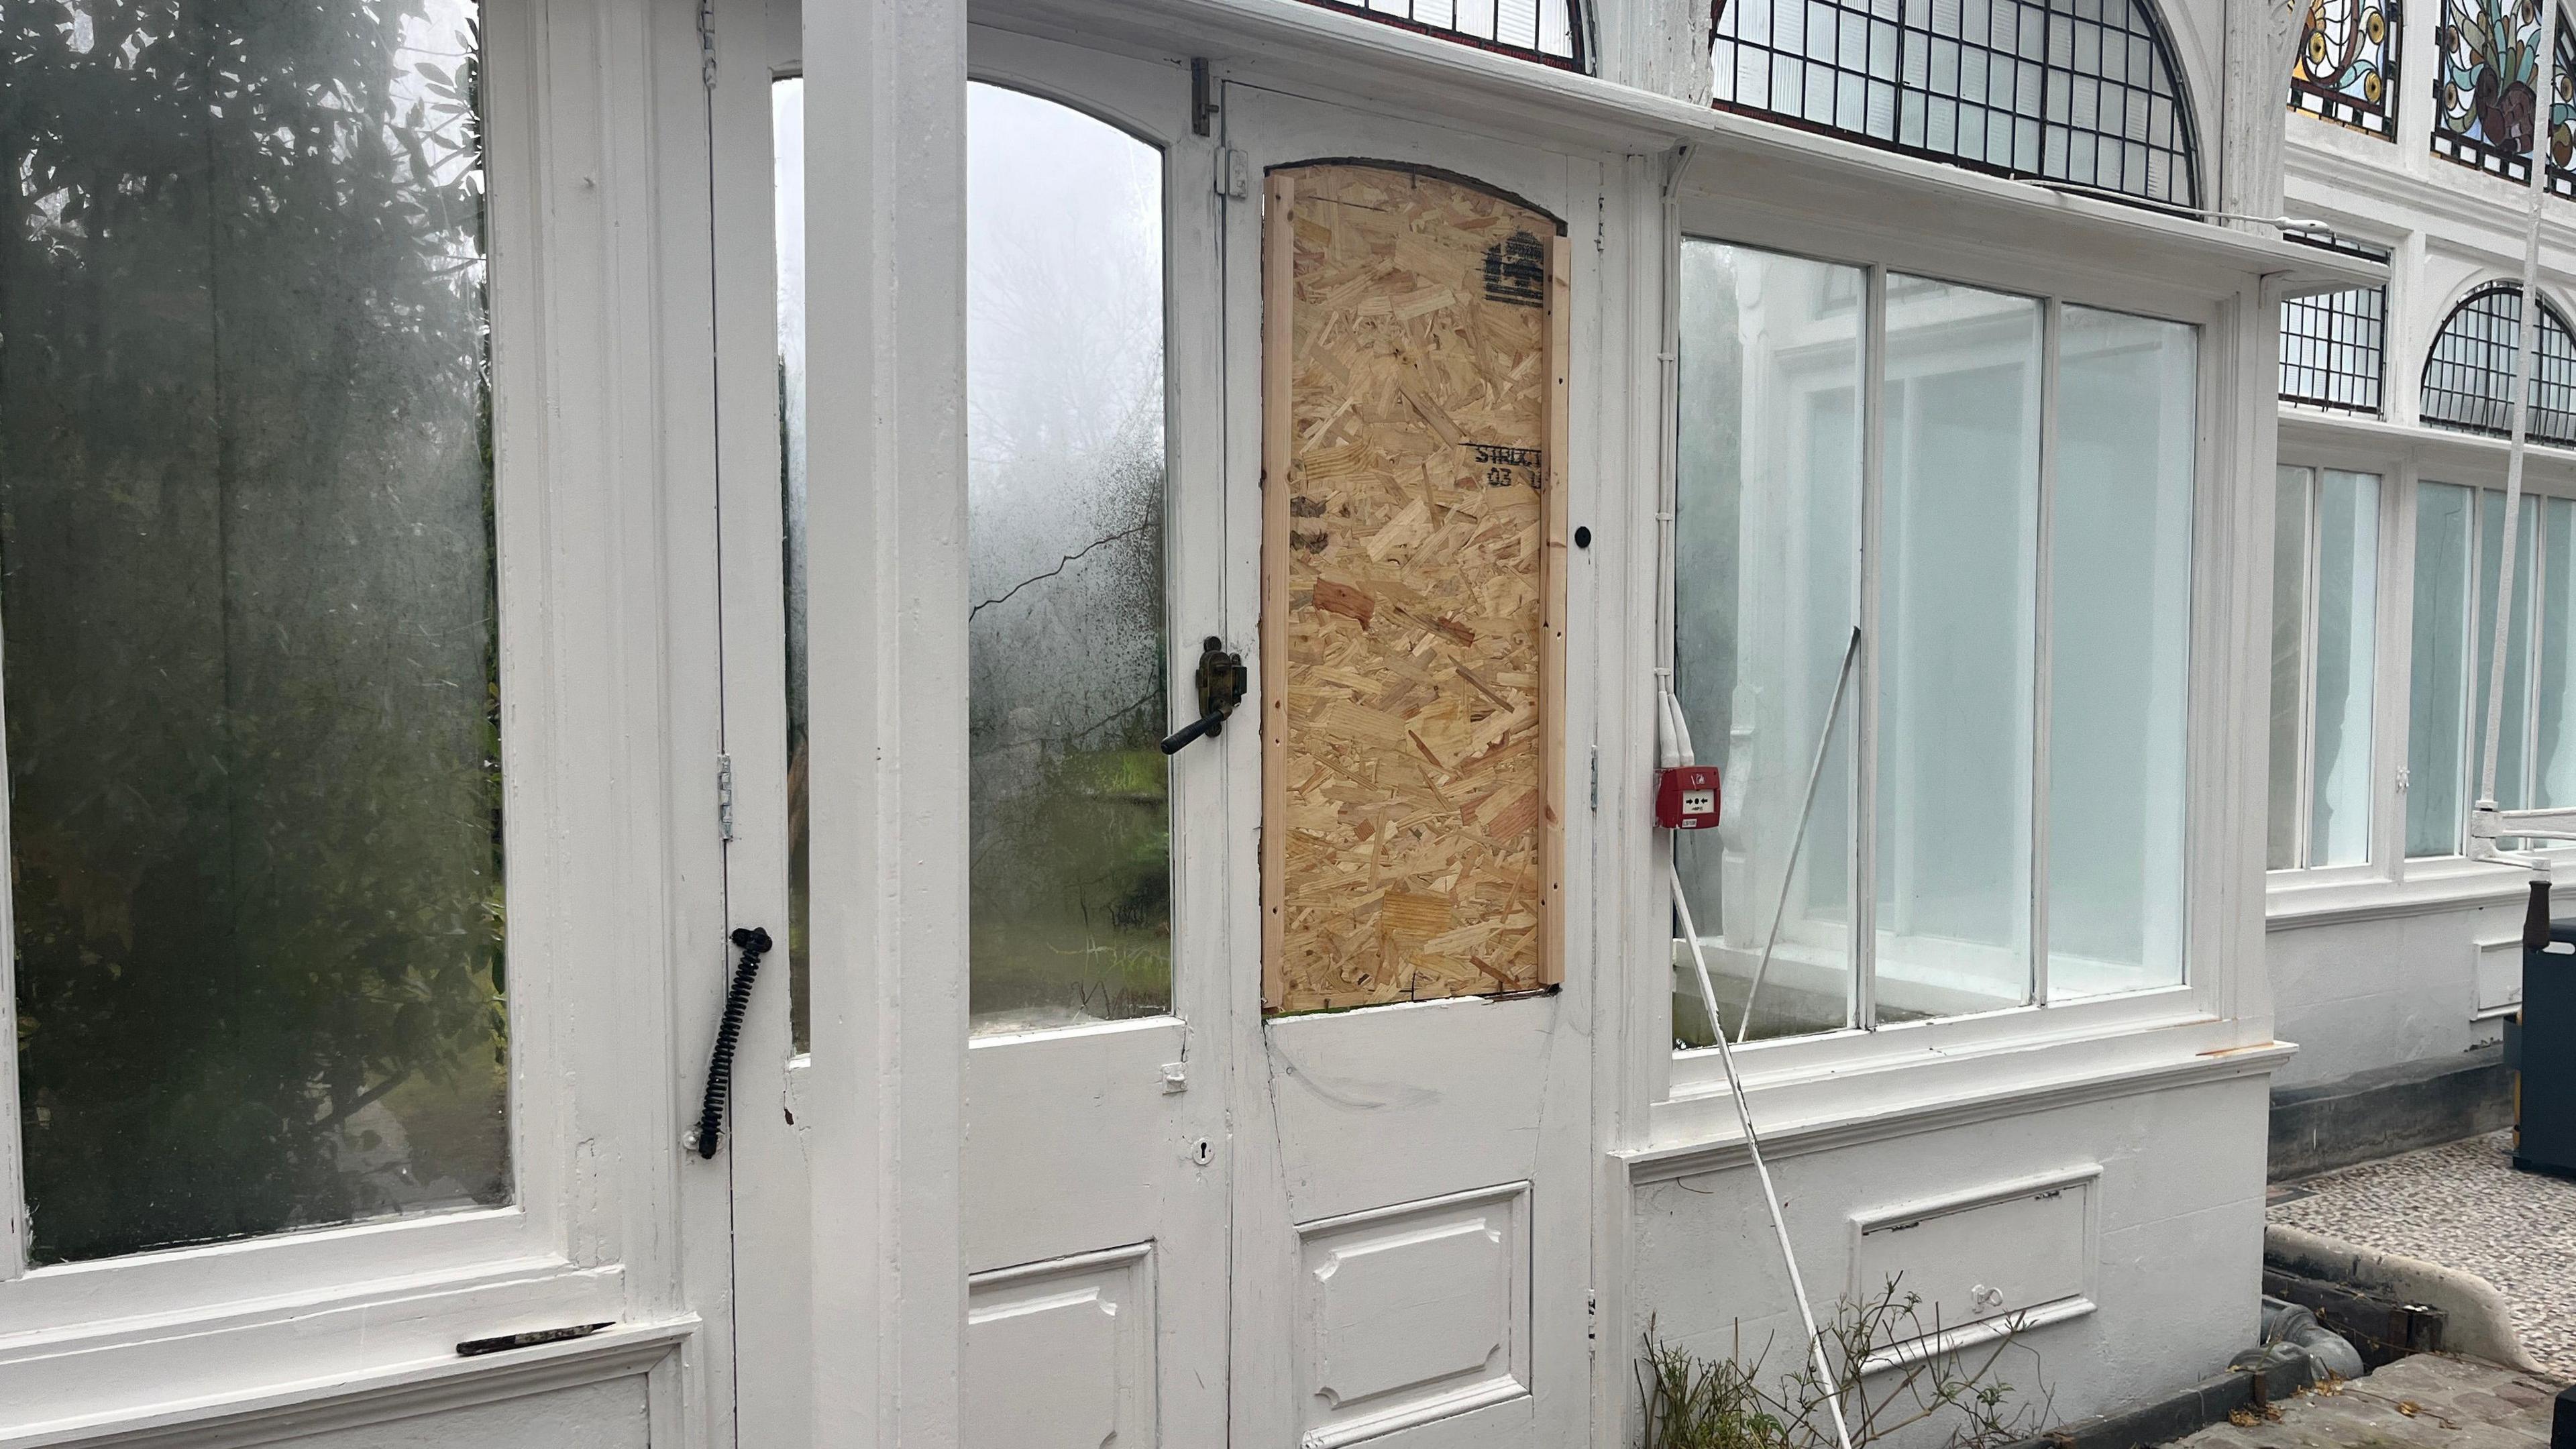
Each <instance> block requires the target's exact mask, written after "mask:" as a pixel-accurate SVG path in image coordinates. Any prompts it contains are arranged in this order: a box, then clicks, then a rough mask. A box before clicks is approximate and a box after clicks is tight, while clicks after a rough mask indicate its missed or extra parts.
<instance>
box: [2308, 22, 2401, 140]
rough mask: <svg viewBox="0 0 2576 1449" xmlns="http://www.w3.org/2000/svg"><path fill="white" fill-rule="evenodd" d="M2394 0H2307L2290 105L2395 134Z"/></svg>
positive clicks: (2387, 136)
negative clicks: (2305, 16) (2305, 18)
mask: <svg viewBox="0 0 2576 1449" xmlns="http://www.w3.org/2000/svg"><path fill="white" fill-rule="evenodd" d="M2404 30H2405V18H2404V12H2403V11H2402V10H2401V9H2400V7H2399V3H2398V0H2308V19H2307V25H2306V27H2305V29H2303V30H2302V31H2301V32H2300V35H2299V55H2298V59H2297V60H2296V61H2294V62H2293V63H2292V64H2291V67H2290V105H2291V107H2292V108H2293V109H2295V110H2301V111H2305V112H2307V113H2308V114H2309V115H2312V116H2322V117H2324V118H2325V119H2327V120H2329V121H2338V122H2341V123H2342V124H2344V125H2347V126H2350V127H2352V128H2353V129H2354V130H2357V131H2366V132H2368V133H2370V134H2371V135H2374V136H2377V137H2380V138H2381V139H2383V140H2389V141H2394V140H2396V139H2397V61H2398V47H2399V42H2400V39H2401V35H2402V32H2403V31H2404Z"/></svg>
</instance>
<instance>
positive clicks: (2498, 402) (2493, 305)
mask: <svg viewBox="0 0 2576 1449" xmlns="http://www.w3.org/2000/svg"><path fill="white" fill-rule="evenodd" d="M2521 331H2522V288H2521V287H2520V286H2519V285H2517V284H2515V283H2512V282H2490V283H2488V284H2487V285H2485V286H2483V287H2480V288H2479V289H2477V290H2476V291H2474V292H2471V293H2470V294H2469V295H2468V298H2467V300H2465V301H2463V302H2461V303H2460V305H2459V306H2458V307H2456V308H2454V309H2453V310H2452V312H2451V315H2450V317H2449V318H2448V319H2446V320H2445V321H2444V322H2443V323H2442V330H2441V332H2440V333H2438V334H2437V335H2435V337H2434V338H2433V351H2432V354H2431V355H2430V356H2428V357H2427V358H2425V360H2424V421H2426V422H2428V423H2432V424H2434V425H2435V426H2437V427H2445V428H2455V429H2457V430H2459V431H2461V432H2464V433H2487V434H2491V435H2493V436H2496V437H2507V436H2510V435H2511V434H2512V432H2513V367H2514V349H2515V348H2517V347H2519V346H2520V345H2521V336H2520V334H2521ZM2538 362H2539V365H2538V367H2536V368H2535V369H2534V370H2533V373H2532V378H2531V438H2532V441H2534V442H2539V443H2555V444H2557V445H2558V446H2560V447H2576V338H2571V337H2570V336H2569V335H2568V331H2567V319H2566V318H2565V317H2563V316H2561V315H2560V314H2559V311H2558V309H2557V308H2556V307H2553V306H2551V305H2549V302H2548V299H2547V298H2543V299H2542V300H2541V305H2540V357H2539V359H2538Z"/></svg>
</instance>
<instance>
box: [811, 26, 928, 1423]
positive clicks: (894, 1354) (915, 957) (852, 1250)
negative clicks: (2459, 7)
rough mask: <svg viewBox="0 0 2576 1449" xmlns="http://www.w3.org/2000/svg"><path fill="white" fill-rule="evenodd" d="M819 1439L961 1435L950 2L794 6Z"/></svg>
mask: <svg viewBox="0 0 2576 1449" xmlns="http://www.w3.org/2000/svg"><path fill="white" fill-rule="evenodd" d="M805 118H806V119H805V165H806V175H807V177H808V181H807V185H806V192H805V194H806V220H805V239H806V250H805V255H806V289H807V290H806V363H805V365H806V376H807V380H808V381H807V386H808V397H809V398H810V399H811V412H810V418H809V423H808V434H807V436H808V448H809V452H808V474H807V476H808V479H809V486H810V489H811V493H810V502H809V504H808V507H809V514H808V520H807V526H808V529H809V533H808V537H809V539H810V541H811V549H812V552H811V558H812V561H813V562H812V583H811V586H810V587H811V594H810V596H809V607H810V610H811V614H810V617H811V625H810V632H809V635H808V644H809V648H810V656H809V657H810V661H811V662H810V666H809V667H810V670H811V680H810V684H809V686H808V687H809V700H810V705H811V710H812V727H811V735H810V738H811V740H812V747H813V775H812V791H813V794H812V800H813V807H812V808H813V817H812V820H813V824H812V829H813V836H812V841H813V844H812V852H813V854H812V869H813V881H814V903H813V922H812V927H811V929H812V932H813V936H812V948H813V957H812V959H813V967H812V970H813V1047H814V1061H813V1068H812V1072H813V1075H812V1077H811V1093H810V1095H809V1096H808V1098H807V1102H808V1106H809V1111H810V1114H811V1121H810V1123H809V1124H808V1130H809V1133H810V1136H809V1139H808V1141H809V1149H810V1153H811V1162H812V1167H813V1175H812V1182H813V1201H812V1212H813V1218H812V1221H813V1233H814V1241H813V1255H814V1256H813V1273H814V1336H813V1344H812V1352H813V1355H814V1377H813V1383H814V1418H813V1423H814V1443H815V1445H816V1446H817V1449H897V1446H901V1449H944V1446H953V1445H955V1444H956V1443H957V1440H958V1427H957V1426H958V1369H959V1359H960V1355H961V1352H962V1347H963V1342H964V1336H965V1296H966V1275H965V1257H964V1254H963V1252H962V1249H961V1239H960V1234H959V1211H958V1209H959V1183H960V1180H961V1177H962V1174H963V1168H962V1155H961V1146H962V1138H963V1123H964V1113H963V1084H964V1072H965V1061H966V438H965V417H966V413H965V390H966V371H965V370H966V310H965V288H966V271H965V250H966V248H965V206H966V6H965V3H964V0H900V3H882V0H807V3H806V5H805Z"/></svg>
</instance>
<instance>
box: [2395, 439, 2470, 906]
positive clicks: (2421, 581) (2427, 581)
mask: <svg viewBox="0 0 2576 1449" xmlns="http://www.w3.org/2000/svg"><path fill="white" fill-rule="evenodd" d="M2414 607H2415V623H2414V641H2413V653H2412V656H2411V658H2412V663H2411V666H2410V668H2411V676H2410V678H2409V679H2408V681H2407V726H2406V853H2407V854H2408V855H2409V856H2431V855H2457V854H2459V853H2460V832H2461V828H2462V826H2463V825H2464V824H2465V823H2466V819H2467V805H2466V800H2467V796H2466V793H2465V791H2466V789H2467V779H2468V755H2467V747H2466V735H2467V727H2468V690H2469V664H2468V646H2469V490H2468V489H2466V488H2455V487H2453V486H2451V485H2450V484H2447V483H2418V484H2416V485H2415V605H2414Z"/></svg>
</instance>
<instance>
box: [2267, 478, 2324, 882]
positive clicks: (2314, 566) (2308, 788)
mask: <svg viewBox="0 0 2576 1449" xmlns="http://www.w3.org/2000/svg"><path fill="white" fill-rule="evenodd" d="M2300 471H2301V472H2302V473H2304V474H2305V475H2306V476H2307V482H2306V484H2305V485H2303V486H2302V487H2301V488H2300V490H2299V493H2300V499H2299V541H2300V542H2299V567H2300V570H2301V574H2300V579H2299V748H2298V753H2297V758H2298V764H2297V769H2298V772H2299V779H2298V784H2297V794H2296V796H2295V799H2296V801H2297V803H2296V804H2295V805H2294V806H2293V807H2292V808H2293V809H2295V810H2297V811H2298V813H2299V818H2298V821H2297V823H2296V825H2295V826H2294V827H2293V829H2292V830H2291V832H2290V838H2291V841H2292V842H2293V843H2292V846H2291V850H2292V854H2291V857H2290V866H2291V868H2292V869H2294V870H2296V869H2301V868H2304V867H2306V866H2308V865H2310V864H2313V863H2314V862H2313V861H2312V860H2311V859H2310V857H2311V855H2312V854H2313V853H2314V847H2315V845H2316V842H2315V841H2314V840H2312V839H2310V838H2309V828H2310V822H2312V821H2313V820H2315V819H2316V808H2317V802H2316V779H2317V769H2316V750H2317V622H2318V620H2317V615H2318V610H2319V606H2320V605H2321V604H2322V603H2323V602H2324V601H2323V599H2322V597H2321V596H2320V592H2319V590H2320V585H2321V584H2322V583H2323V575H2324V572H2325V559H2324V554H2325V540H2324V539H2323V538H2322V537H2321V534H2322V532H2323V530H2322V529H2321V528H2320V527H2319V524H2320V523H2321V522H2322V521H2323V520H2324V517H2325V496H2326V470H2325V469H2323V468H2303V469H2301V470H2300ZM2273 526H2274V527H2275V528H2277V527H2279V526H2280V524H2279V522H2278V521H2277V520H2275V522H2274V524H2273Z"/></svg>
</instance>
